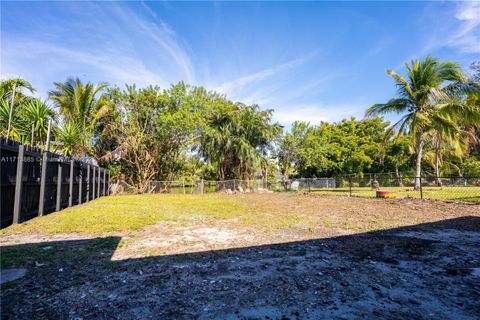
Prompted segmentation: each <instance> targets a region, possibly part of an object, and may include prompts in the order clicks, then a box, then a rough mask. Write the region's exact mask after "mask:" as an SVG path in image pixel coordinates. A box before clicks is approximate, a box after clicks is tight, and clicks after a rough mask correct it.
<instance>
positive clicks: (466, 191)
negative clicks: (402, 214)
mask: <svg viewBox="0 0 480 320" xmlns="http://www.w3.org/2000/svg"><path fill="white" fill-rule="evenodd" d="M381 189H382V190H393V191H395V192H396V195H397V197H398V198H420V191H417V190H413V187H404V188H401V187H382V188H381ZM311 191H312V192H315V193H319V194H333V195H343V196H345V195H349V193H350V190H349V188H337V189H312V190H311ZM352 195H353V196H357V197H372V198H374V197H375V190H372V189H371V188H369V187H354V188H352ZM423 198H424V199H439V200H452V201H461V202H480V187H460V186H454V187H449V186H446V187H442V188H439V187H423Z"/></svg>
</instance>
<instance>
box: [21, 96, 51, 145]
mask: <svg viewBox="0 0 480 320" xmlns="http://www.w3.org/2000/svg"><path fill="white" fill-rule="evenodd" d="M24 118H25V122H26V125H27V127H28V128H32V126H33V131H34V136H33V138H34V139H36V140H37V141H38V142H39V143H40V144H43V141H44V139H45V138H46V136H47V131H48V121H49V120H55V118H56V113H55V111H54V110H53V109H52V108H51V107H50V106H49V105H48V104H47V102H43V101H41V100H39V99H33V100H31V101H29V102H28V103H27V105H26V107H25V110H24ZM30 143H32V144H33V141H30Z"/></svg>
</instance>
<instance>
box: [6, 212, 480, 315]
mask: <svg viewBox="0 0 480 320" xmlns="http://www.w3.org/2000/svg"><path fill="white" fill-rule="evenodd" d="M120 240H121V239H120V238H118V237H107V238H96V239H89V240H77V241H58V242H44V243H37V244H27V245H18V246H3V247H1V262H2V269H5V268H14V267H16V268H26V269H27V274H26V275H25V276H24V277H22V278H20V279H18V280H15V281H12V282H8V283H6V284H4V285H2V287H1V306H2V319H36V318H39V319H80V318H83V319H96V318H100V319H147V318H152V319H192V318H199V319H319V318H328V319H347V318H348V319H350V318H366V319H393V318H395V319H398V318H405V319H410V318H416V319H438V318H442V317H443V318H448V319H478V318H479V317H480V218H479V217H463V218H457V219H451V220H444V221H439V222H434V223H426V224H419V225H415V226H409V227H403V228H397V229H389V230H383V231H380V232H373V233H362V234H356V235H351V236H341V237H334V238H325V239H314V240H308V241H298V242H289V243H281V244H271V245H262V246H253V247H246V248H239V249H226V250H215V251H206V252H201V253H186V254H178V255H166V256H153V257H146V258H141V259H130V260H121V261H112V260H111V257H112V255H113V254H114V252H115V250H116V248H117V246H118V245H119V244H120V245H121V243H120Z"/></svg>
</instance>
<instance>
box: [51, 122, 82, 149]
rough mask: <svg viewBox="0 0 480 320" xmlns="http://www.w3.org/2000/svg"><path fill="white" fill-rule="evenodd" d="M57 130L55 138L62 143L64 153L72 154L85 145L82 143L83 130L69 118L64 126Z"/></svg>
mask: <svg viewBox="0 0 480 320" xmlns="http://www.w3.org/2000/svg"><path fill="white" fill-rule="evenodd" d="M55 131H56V132H55V140H56V141H57V142H59V143H60V145H61V151H62V153H63V154H64V155H66V156H71V155H72V154H74V153H75V152H76V151H77V150H78V149H79V148H82V147H83V146H82V145H81V144H80V136H81V131H80V128H79V126H78V125H77V124H76V123H74V122H72V121H68V120H67V121H66V122H65V123H64V124H63V126H61V127H58V128H57V129H56V130H55Z"/></svg>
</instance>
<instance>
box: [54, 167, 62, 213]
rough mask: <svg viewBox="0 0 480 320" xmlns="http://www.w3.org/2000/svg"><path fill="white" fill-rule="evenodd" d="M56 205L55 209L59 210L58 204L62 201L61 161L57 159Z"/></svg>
mask: <svg viewBox="0 0 480 320" xmlns="http://www.w3.org/2000/svg"><path fill="white" fill-rule="evenodd" d="M56 200H57V205H56V207H55V211H60V205H61V203H62V161H61V160H60V159H59V160H58V171H57V199H56Z"/></svg>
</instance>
